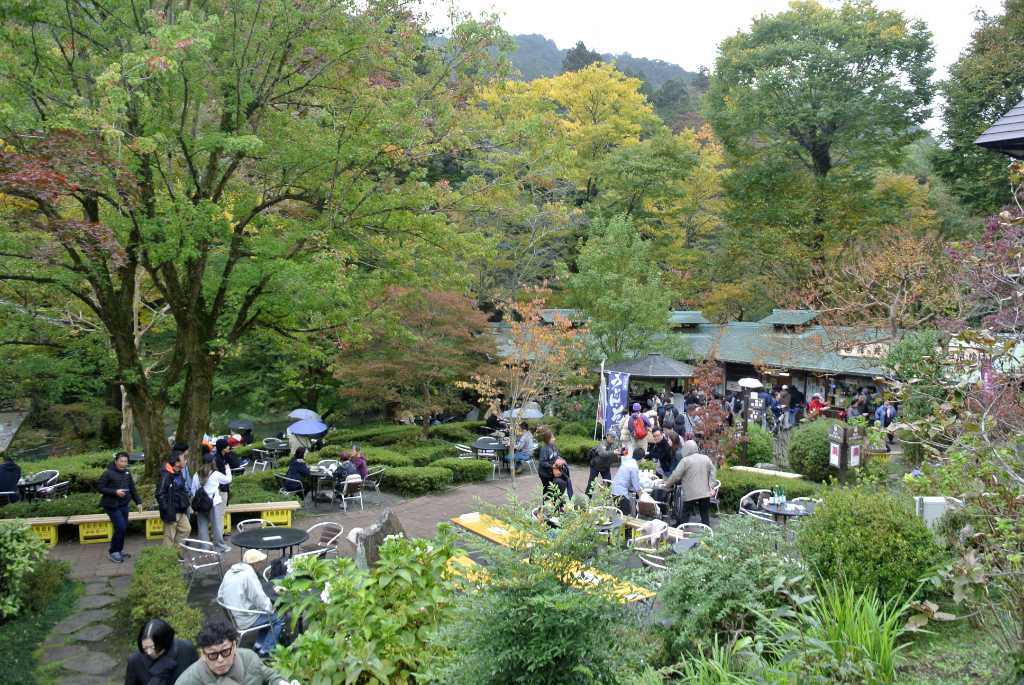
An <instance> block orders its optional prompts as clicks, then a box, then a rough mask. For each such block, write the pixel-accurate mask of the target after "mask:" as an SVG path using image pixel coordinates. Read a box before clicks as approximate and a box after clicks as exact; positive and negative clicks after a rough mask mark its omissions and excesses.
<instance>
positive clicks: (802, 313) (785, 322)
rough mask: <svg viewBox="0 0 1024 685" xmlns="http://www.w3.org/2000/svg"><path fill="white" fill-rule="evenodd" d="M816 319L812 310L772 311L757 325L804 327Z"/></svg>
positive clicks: (816, 314)
mask: <svg viewBox="0 0 1024 685" xmlns="http://www.w3.org/2000/svg"><path fill="white" fill-rule="evenodd" d="M817 318H818V312H816V311H814V310H813V309H773V310H772V313H771V314H769V315H768V316H766V317H764V318H763V319H761V320H760V321H759V322H758V323H762V324H770V325H773V326H805V325H807V324H809V323H811V322H812V321H814V320H815V319H817Z"/></svg>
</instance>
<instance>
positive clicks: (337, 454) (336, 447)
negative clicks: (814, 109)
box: [306, 443, 352, 464]
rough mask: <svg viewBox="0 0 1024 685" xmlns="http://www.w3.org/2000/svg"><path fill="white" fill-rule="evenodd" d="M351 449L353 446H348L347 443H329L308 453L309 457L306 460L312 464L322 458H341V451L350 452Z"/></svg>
mask: <svg viewBox="0 0 1024 685" xmlns="http://www.w3.org/2000/svg"><path fill="white" fill-rule="evenodd" d="M350 449H352V447H351V446H347V447H346V446H345V445H340V444H337V443H334V444H327V445H324V446H323V447H321V448H320V449H318V450H317V451H316V452H312V453H310V454H307V455H306V456H307V457H308V459H307V460H306V461H307V462H309V463H311V464H312V463H316V462H318V461H320V460H321V459H341V453H342V452H348V451H349V450H350Z"/></svg>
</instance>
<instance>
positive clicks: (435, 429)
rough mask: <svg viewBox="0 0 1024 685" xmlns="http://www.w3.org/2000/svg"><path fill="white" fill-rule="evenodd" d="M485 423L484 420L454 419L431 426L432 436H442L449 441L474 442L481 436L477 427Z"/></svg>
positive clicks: (467, 443) (441, 437)
mask: <svg viewBox="0 0 1024 685" xmlns="http://www.w3.org/2000/svg"><path fill="white" fill-rule="evenodd" d="M482 425H484V422H483V421H453V422H451V423H442V424H441V425H439V426H431V427H430V437H432V438H440V439H442V440H447V441H448V442H458V443H462V444H466V445H469V444H472V443H473V442H475V441H476V439H477V438H478V437H479V436H480V434H479V433H478V432H477V429H478V428H480V426H482Z"/></svg>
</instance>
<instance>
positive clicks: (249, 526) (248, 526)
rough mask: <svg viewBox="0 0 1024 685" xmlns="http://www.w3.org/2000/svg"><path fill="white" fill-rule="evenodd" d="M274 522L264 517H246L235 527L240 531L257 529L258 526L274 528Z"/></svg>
mask: <svg viewBox="0 0 1024 685" xmlns="http://www.w3.org/2000/svg"><path fill="white" fill-rule="evenodd" d="M273 527H274V524H273V523H272V522H270V521H267V520H264V519H245V520H244V521H239V522H238V525H237V526H235V529H236V530H237V531H238V532H239V533H244V532H245V531H247V530H256V529H257V528H273Z"/></svg>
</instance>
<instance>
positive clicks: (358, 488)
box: [335, 473, 363, 512]
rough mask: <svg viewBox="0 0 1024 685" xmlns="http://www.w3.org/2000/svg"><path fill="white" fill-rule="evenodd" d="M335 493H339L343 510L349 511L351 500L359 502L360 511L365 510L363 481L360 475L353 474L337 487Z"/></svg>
mask: <svg viewBox="0 0 1024 685" xmlns="http://www.w3.org/2000/svg"><path fill="white" fill-rule="evenodd" d="M335 492H337V493H338V501H340V502H341V508H342V509H344V510H345V511H346V512H347V511H348V503H349V500H358V501H359V510H360V511H362V510H363V479H362V478H360V477H359V474H358V473H353V474H352V475H351V476H349V477H348V478H346V479H345V480H344V481H342V482H341V483H338V484H336V485H335Z"/></svg>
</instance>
